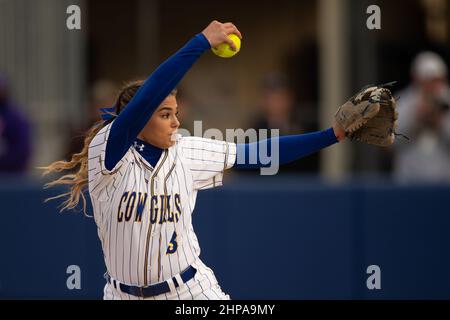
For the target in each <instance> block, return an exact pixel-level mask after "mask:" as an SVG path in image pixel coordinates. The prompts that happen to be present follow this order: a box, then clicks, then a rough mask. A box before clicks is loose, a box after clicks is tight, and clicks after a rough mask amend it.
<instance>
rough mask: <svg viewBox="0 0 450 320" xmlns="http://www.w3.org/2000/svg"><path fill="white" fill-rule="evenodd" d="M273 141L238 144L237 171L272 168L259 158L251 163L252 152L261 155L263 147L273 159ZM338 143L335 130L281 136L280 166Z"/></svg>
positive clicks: (279, 140) (235, 166) (279, 139)
mask: <svg viewBox="0 0 450 320" xmlns="http://www.w3.org/2000/svg"><path fill="white" fill-rule="evenodd" d="M271 140H272V139H267V140H262V141H258V142H253V143H248V144H238V145H237V146H236V163H235V165H234V166H233V168H235V169H255V168H263V167H268V166H270V163H266V164H263V163H261V159H260V157H259V156H258V157H257V158H256V159H257V161H256V163H250V152H251V150H254V151H253V152H256V154H257V155H259V149H260V147H261V146H264V147H265V146H267V149H266V150H268V151H267V154H268V155H270V157H271V158H273V155H272V154H271V146H272V144H273V141H271ZM336 142H338V140H337V138H336V136H335V135H334V131H333V128H329V129H327V130H323V131H317V132H311V133H305V134H298V135H290V136H281V137H279V138H278V144H279V159H278V163H279V164H280V165H283V164H287V163H290V162H292V161H295V160H298V159H300V158H303V157H306V156H307V155H310V154H312V153H314V152H317V151H319V150H321V149H323V148H326V147H328V146H330V145H332V144H334V143H336ZM239 159H245V161H244V162H243V163H239Z"/></svg>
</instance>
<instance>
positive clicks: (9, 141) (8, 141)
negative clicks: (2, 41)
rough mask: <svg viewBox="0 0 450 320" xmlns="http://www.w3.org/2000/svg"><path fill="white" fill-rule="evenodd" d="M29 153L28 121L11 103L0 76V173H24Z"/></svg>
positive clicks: (4, 82)
mask: <svg viewBox="0 0 450 320" xmlns="http://www.w3.org/2000/svg"><path fill="white" fill-rule="evenodd" d="M31 152H32V150H31V128H30V124H29V121H28V120H27V119H26V118H25V117H24V115H22V114H21V113H20V112H19V111H18V107H17V105H16V104H15V103H14V102H13V101H12V99H11V96H10V86H9V81H8V79H7V77H6V76H5V75H3V74H0V172H12V173H21V172H24V171H26V169H27V165H28V162H29V160H30V157H31Z"/></svg>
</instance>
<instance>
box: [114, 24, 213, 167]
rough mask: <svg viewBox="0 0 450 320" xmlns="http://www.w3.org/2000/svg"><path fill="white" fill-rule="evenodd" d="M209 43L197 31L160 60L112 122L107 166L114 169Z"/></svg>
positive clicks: (208, 46) (207, 47)
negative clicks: (165, 58)
mask: <svg viewBox="0 0 450 320" xmlns="http://www.w3.org/2000/svg"><path fill="white" fill-rule="evenodd" d="M210 47H211V46H210V44H209V41H208V39H206V37H205V36H204V35H203V34H201V33H200V34H198V35H196V36H195V37H194V38H192V39H191V40H190V41H189V42H188V43H187V44H186V45H185V46H184V47H183V48H181V49H180V50H179V51H178V52H176V53H175V54H174V55H172V56H171V57H170V58H169V59H167V60H166V61H165V62H164V63H163V64H161V65H160V66H159V67H158V68H157V69H156V70H155V71H154V72H153V73H152V74H151V75H150V77H149V78H148V79H147V80H146V81H145V82H144V84H143V85H142V86H141V88H139V90H138V91H137V92H136V94H135V96H134V97H133V99H131V101H130V102H129V103H128V105H127V106H126V107H125V108H124V109H123V110H122V111H121V112H120V114H119V116H118V117H117V118H116V119H115V120H114V121H113V123H112V125H111V131H110V133H109V138H108V142H107V145H106V156H105V158H106V159H105V166H106V168H107V169H108V170H111V169H113V168H114V166H115V165H116V164H117V163H118V162H119V161H120V159H122V157H123V156H124V155H125V153H126V152H127V151H128V149H129V148H130V146H131V144H132V143H133V141H134V139H136V137H137V135H138V134H139V132H141V130H142V129H143V128H144V127H145V125H146V124H147V122H148V120H150V118H151V117H152V114H153V112H154V111H155V110H156V109H157V108H158V106H159V105H160V104H161V102H162V101H163V100H164V99H165V98H166V97H167V96H168V95H169V94H170V92H171V91H172V90H173V89H174V88H175V87H176V85H177V84H178V82H179V81H180V80H181V79H182V78H183V76H184V75H185V74H186V72H187V71H188V70H189V69H190V68H191V67H192V65H193V64H194V63H195V62H196V61H197V59H198V58H199V57H200V56H201V55H202V53H203V52H204V51H205V50H207V49H209V48H210Z"/></svg>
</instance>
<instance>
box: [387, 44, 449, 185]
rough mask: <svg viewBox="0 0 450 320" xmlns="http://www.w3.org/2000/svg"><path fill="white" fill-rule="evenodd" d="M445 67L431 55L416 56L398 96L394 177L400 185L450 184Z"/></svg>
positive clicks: (428, 53)
mask: <svg viewBox="0 0 450 320" xmlns="http://www.w3.org/2000/svg"><path fill="white" fill-rule="evenodd" d="M447 72H448V70H447V65H446V63H445V62H444V60H443V59H442V58H441V57H440V56H439V55H438V54H436V53H434V52H430V51H427V52H422V53H419V54H418V55H417V57H416V58H415V59H414V61H413V63H412V66H411V77H412V83H411V84H410V86H409V87H407V88H406V89H404V90H403V91H402V92H399V93H398V94H397V96H399V97H400V100H399V101H398V112H399V121H398V126H399V127H398V132H401V133H402V134H405V135H406V136H408V137H409V138H410V141H409V142H404V143H398V144H396V154H395V162H394V176H395V178H397V179H398V180H399V181H401V182H438V183H439V182H450V112H449V105H450V89H449V86H448V81H447Z"/></svg>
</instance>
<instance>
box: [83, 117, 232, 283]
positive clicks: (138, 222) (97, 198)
mask: <svg viewBox="0 0 450 320" xmlns="http://www.w3.org/2000/svg"><path fill="white" fill-rule="evenodd" d="M110 128H111V124H109V125H107V126H105V127H104V128H102V129H101V130H100V132H99V133H98V134H97V135H96V136H95V137H94V139H93V140H92V142H91V143H90V145H89V154H88V156H89V161H88V172H89V193H90V197H91V201H92V205H93V209H94V218H95V222H96V224H97V227H98V235H99V237H100V240H101V243H102V248H103V253H104V259H105V264H106V267H107V270H108V273H109V274H110V275H111V276H112V277H113V278H115V279H117V280H119V281H121V282H122V283H126V284H129V285H136V286H147V285H149V284H153V283H157V282H161V281H164V280H167V279H169V278H172V277H173V276H175V275H176V274H178V273H180V272H181V271H183V270H184V269H186V268H187V267H188V266H189V265H191V264H192V263H193V262H194V261H195V260H196V259H197V258H198V256H199V255H200V247H199V244H198V240H197V237H196V235H195V233H194V229H193V227H192V212H193V210H194V207H195V201H196V197H197V191H198V190H202V189H208V188H212V187H215V186H220V185H222V177H223V171H224V170H225V169H228V168H231V167H232V166H233V165H234V163H235V160H236V145H235V144H234V143H227V142H224V141H217V140H210V139H204V138H198V137H181V136H178V138H177V142H176V143H175V145H174V146H172V147H171V148H169V149H167V150H164V151H163V153H162V155H161V158H160V159H159V161H158V163H157V164H156V165H155V167H154V168H153V167H152V166H151V165H150V164H149V163H148V162H147V161H146V160H145V159H144V158H143V157H142V156H141V155H140V154H139V152H137V150H136V149H135V147H134V146H132V147H130V149H129V150H128V151H127V153H126V154H125V155H124V156H123V158H122V159H121V160H120V161H119V162H118V163H117V165H116V166H115V167H114V168H113V169H112V170H107V169H106V168H105V165H104V161H105V149H106V142H107V139H108V135H109V131H110Z"/></svg>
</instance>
